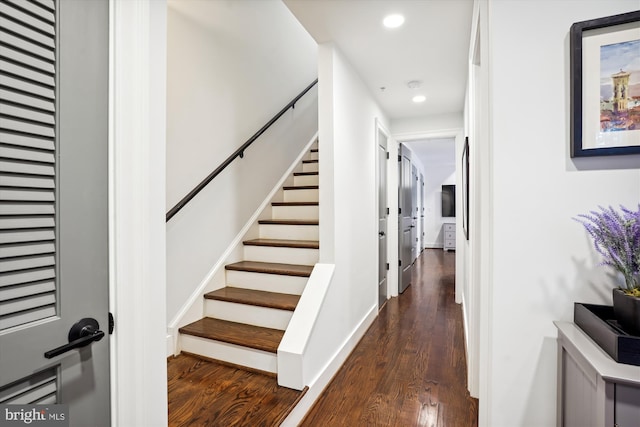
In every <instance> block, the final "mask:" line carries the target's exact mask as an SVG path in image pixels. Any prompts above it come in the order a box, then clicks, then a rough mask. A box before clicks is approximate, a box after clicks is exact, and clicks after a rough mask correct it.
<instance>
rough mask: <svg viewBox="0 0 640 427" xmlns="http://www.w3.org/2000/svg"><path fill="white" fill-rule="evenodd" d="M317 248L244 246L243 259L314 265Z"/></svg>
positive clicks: (316, 260) (316, 258)
mask: <svg viewBox="0 0 640 427" xmlns="http://www.w3.org/2000/svg"><path fill="white" fill-rule="evenodd" d="M318 256H319V251H318V249H302V248H279V247H274V246H251V245H245V246H244V259H245V261H258V262H277V263H280V264H302V265H315V263H316V262H318Z"/></svg>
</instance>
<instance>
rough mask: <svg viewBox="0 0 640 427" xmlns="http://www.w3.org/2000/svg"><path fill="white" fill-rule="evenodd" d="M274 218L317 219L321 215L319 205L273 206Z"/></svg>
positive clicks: (272, 213)
mask: <svg viewBox="0 0 640 427" xmlns="http://www.w3.org/2000/svg"><path fill="white" fill-rule="evenodd" d="M271 215H272V218H273V219H315V220H317V219H318V218H319V216H320V214H319V209H318V206H273V207H272V209H271Z"/></svg>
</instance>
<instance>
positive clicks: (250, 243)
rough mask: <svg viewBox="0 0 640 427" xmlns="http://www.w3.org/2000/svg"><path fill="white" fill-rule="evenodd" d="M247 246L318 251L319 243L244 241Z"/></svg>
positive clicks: (282, 240) (278, 240)
mask: <svg viewBox="0 0 640 427" xmlns="http://www.w3.org/2000/svg"><path fill="white" fill-rule="evenodd" d="M242 243H244V244H245V245H247V246H271V247H276V248H300V249H319V248H320V243H319V242H318V241H317V240H286V239H253V240H245V241H244V242H242Z"/></svg>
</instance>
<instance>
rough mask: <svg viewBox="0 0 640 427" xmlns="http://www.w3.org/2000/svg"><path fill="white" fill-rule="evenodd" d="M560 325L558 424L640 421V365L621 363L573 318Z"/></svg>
mask: <svg viewBox="0 0 640 427" xmlns="http://www.w3.org/2000/svg"><path fill="white" fill-rule="evenodd" d="M554 324H555V325H556V327H557V328H558V394H557V397H558V418H557V425H558V427H637V426H638V425H640V366H633V365H625V364H622V363H617V362H616V361H615V360H613V359H612V358H611V357H610V356H609V355H608V354H607V353H605V352H604V350H602V349H601V348H600V347H599V346H598V344H596V343H595V342H594V341H593V340H591V338H589V336H588V335H587V334H585V333H584V332H583V331H582V329H580V328H579V327H578V326H576V325H575V324H574V323H572V322H554Z"/></svg>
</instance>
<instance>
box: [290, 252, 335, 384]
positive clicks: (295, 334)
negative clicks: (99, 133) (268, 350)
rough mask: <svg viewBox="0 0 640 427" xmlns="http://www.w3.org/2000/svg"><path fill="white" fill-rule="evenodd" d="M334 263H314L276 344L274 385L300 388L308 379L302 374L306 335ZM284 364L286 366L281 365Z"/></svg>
mask: <svg viewBox="0 0 640 427" xmlns="http://www.w3.org/2000/svg"><path fill="white" fill-rule="evenodd" d="M334 271H335V265H334V264H320V263H318V264H316V265H315V266H314V267H313V271H312V272H311V276H309V280H308V282H307V285H306V286H305V289H304V291H303V293H302V295H301V296H300V300H299V301H298V305H297V306H296V310H295V311H294V312H293V316H292V317H291V321H290V322H289V325H288V327H287V330H286V331H285V333H284V336H283V337H282V340H281V341H280V345H279V346H278V363H279V364H280V366H281V367H282V368H281V369H280V370H279V371H278V385H281V386H284V387H289V388H292V389H295V390H302V389H303V388H304V386H305V385H306V384H307V383H309V382H311V381H310V379H309V378H306V377H305V371H306V370H305V356H307V357H308V354H307V346H308V344H309V339H310V338H311V335H312V334H313V331H314V329H315V326H316V323H317V321H318V317H319V314H320V311H321V310H322V308H323V306H324V305H325V298H326V296H327V292H328V290H329V286H330V285H331V281H332V280H333V273H334ZM285 366H286V369H285V368H284V367H285Z"/></svg>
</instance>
